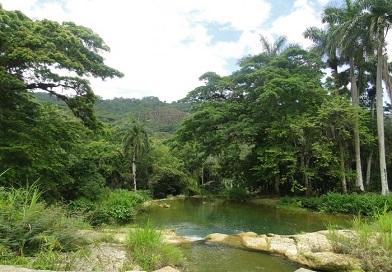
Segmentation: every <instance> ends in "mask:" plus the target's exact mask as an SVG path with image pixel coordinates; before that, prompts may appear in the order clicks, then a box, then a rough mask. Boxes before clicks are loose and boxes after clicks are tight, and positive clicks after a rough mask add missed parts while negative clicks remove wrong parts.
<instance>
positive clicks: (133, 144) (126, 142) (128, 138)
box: [119, 118, 149, 191]
mask: <svg viewBox="0 0 392 272" xmlns="http://www.w3.org/2000/svg"><path fill="white" fill-rule="evenodd" d="M119 135H120V136H121V144H122V152H123V154H124V155H125V156H127V157H128V158H130V159H131V168H132V180H133V189H134V191H136V190H137V183H136V171H137V161H138V159H139V156H140V155H141V154H142V153H143V152H144V151H146V150H147V149H148V147H149V139H148V134H147V131H146V130H145V128H144V127H143V125H142V124H141V123H139V122H138V121H137V120H135V119H133V118H131V123H130V124H128V125H126V127H124V128H123V129H121V130H120V131H119Z"/></svg>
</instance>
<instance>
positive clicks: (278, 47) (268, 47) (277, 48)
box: [260, 35, 287, 57]
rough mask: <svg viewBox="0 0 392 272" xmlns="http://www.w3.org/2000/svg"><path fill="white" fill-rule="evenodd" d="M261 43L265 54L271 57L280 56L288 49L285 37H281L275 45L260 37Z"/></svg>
mask: <svg viewBox="0 0 392 272" xmlns="http://www.w3.org/2000/svg"><path fill="white" fill-rule="evenodd" d="M260 41H261V45H262V47H263V52H264V53H266V54H267V55H268V56H270V57H276V56H278V55H279V54H281V53H282V52H283V51H284V49H286V48H287V45H286V43H287V38H286V37H285V36H280V37H278V38H277V39H276V41H275V42H274V43H271V42H269V41H268V39H267V37H265V36H263V35H260Z"/></svg>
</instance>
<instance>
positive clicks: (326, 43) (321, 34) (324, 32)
mask: <svg viewBox="0 0 392 272" xmlns="http://www.w3.org/2000/svg"><path fill="white" fill-rule="evenodd" d="M330 32H331V31H330V29H321V28H317V27H309V28H307V29H306V30H305V32H304V34H303V35H304V37H305V38H307V39H310V40H312V41H313V43H314V45H313V46H311V48H310V49H311V50H312V51H313V52H316V53H317V54H319V55H320V56H321V57H324V56H325V57H326V58H327V64H328V67H329V68H330V69H331V70H332V76H333V79H334V87H335V93H336V94H338V92H339V88H340V85H341V84H340V80H339V73H338V67H339V64H340V62H341V60H340V59H339V57H338V55H337V44H336V43H335V41H334V40H333V39H331V38H330V37H329V35H330V34H331V33H330Z"/></svg>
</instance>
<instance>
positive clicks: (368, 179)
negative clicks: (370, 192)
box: [365, 151, 373, 188]
mask: <svg viewBox="0 0 392 272" xmlns="http://www.w3.org/2000/svg"><path fill="white" fill-rule="evenodd" d="M372 161H373V151H371V152H370V154H369V157H368V159H367V167H366V181H365V182H366V186H367V187H368V188H369V186H370V176H371V171H372Z"/></svg>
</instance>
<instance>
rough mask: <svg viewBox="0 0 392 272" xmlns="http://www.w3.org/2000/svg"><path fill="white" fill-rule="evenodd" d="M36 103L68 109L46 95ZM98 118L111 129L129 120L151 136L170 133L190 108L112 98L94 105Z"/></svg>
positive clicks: (145, 99) (148, 99) (152, 99)
mask: <svg viewBox="0 0 392 272" xmlns="http://www.w3.org/2000/svg"><path fill="white" fill-rule="evenodd" d="M35 97H36V98H37V99H38V100H39V101H43V102H49V103H53V104H56V105H58V106H59V107H60V108H64V109H67V107H66V105H65V103H64V102H63V101H60V100H58V99H57V98H56V97H54V96H51V95H50V94H48V93H42V92H40V93H35ZM95 110H96V115H97V117H98V118H99V119H100V120H101V121H103V122H106V123H109V124H112V125H122V124H125V123H127V122H128V121H129V119H128V118H129V116H133V117H134V118H135V119H137V120H139V121H141V122H143V123H145V124H146V126H147V127H148V128H150V129H151V130H152V131H154V132H166V133H172V132H173V131H174V130H175V128H176V127H177V126H178V125H179V124H180V123H181V121H182V120H183V119H184V118H185V117H186V116H188V115H189V113H190V105H189V104H187V103H182V102H172V103H166V102H162V101H160V100H159V98H157V97H153V96H149V97H143V98H142V99H136V98H113V99H99V100H97V101H96V103H95Z"/></svg>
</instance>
